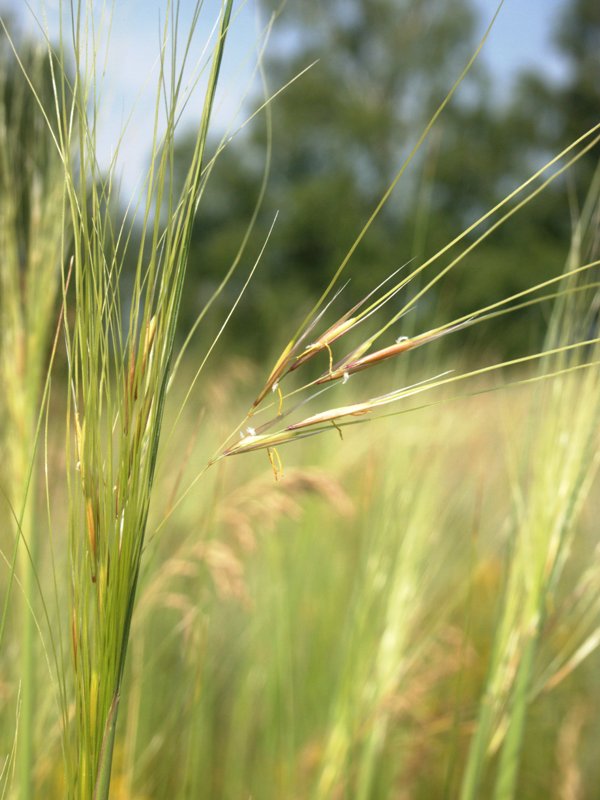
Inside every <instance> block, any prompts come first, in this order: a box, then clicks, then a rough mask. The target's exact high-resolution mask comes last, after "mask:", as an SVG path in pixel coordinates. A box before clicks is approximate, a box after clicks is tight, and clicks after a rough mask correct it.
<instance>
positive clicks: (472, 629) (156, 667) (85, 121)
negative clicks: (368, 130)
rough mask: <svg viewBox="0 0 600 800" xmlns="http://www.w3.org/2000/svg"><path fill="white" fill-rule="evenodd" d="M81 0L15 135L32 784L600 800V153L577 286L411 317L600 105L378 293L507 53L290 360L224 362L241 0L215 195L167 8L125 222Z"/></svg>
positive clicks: (24, 620) (12, 552)
mask: <svg viewBox="0 0 600 800" xmlns="http://www.w3.org/2000/svg"><path fill="white" fill-rule="evenodd" d="M74 9H75V14H74V17H73V27H72V40H70V39H68V36H67V34H66V33H65V34H64V36H65V38H64V39H63V40H62V41H61V42H60V43H59V45H58V46H57V47H56V48H55V49H53V50H52V51H51V53H50V54H48V53H43V54H42V56H41V57H39V56H38V57H32V58H31V59H29V56H28V57H27V59H26V58H25V55H20V51H19V49H18V47H17V46H16V45H14V53H13V55H14V57H15V59H16V63H17V64H18V66H19V69H21V71H22V72H23V73H24V74H25V75H26V76H27V78H28V80H27V81H26V82H25V83H24V84H23V86H22V87H21V89H20V90H15V91H14V92H13V93H12V94H11V93H10V92H9V93H6V92H4V93H3V97H4V105H3V108H2V117H1V120H0V121H1V123H2V124H1V125H0V144H1V153H2V173H1V177H2V185H1V187H0V243H1V245H2V250H1V253H2V256H1V257H2V264H1V265H0V268H1V272H0V278H1V284H0V290H1V294H0V381H1V385H2V396H1V398H0V436H1V441H2V452H3V459H2V461H3V463H2V465H1V466H0V486H1V489H2V499H1V501H0V520H1V521H2V526H1V529H0V555H1V557H2V564H3V569H2V571H1V573H0V574H1V576H2V577H1V579H0V590H1V599H2V616H1V621H0V648H1V649H0V665H1V667H0V670H1V671H0V710H1V713H0V757H1V760H0V786H1V787H2V797H6V798H23V799H24V800H29V798H38V797H40V798H41V797H43V798H65V797H66V798H73V800H75V798H77V799H78V800H105V798H109V797H110V798H114V799H115V800H155V799H156V800H160V799H161V798H167V797H169V798H173V800H175V799H177V800H179V798H181V799H182V800H183V798H189V799H190V800H195V798H199V799H204V798H205V799H206V800H212V799H213V798H214V799H215V800H217V799H218V798H230V799H231V800H233V799H234V798H254V799H255V800H269V798H272V799H273V800H281V799H282V798H284V799H287V798H290V800H292V799H296V798H297V799H298V800H300V798H306V800H309V799H310V800H329V799H331V800H337V799H338V798H339V799H340V800H341V799H342V798H356V800H369V799H371V798H372V799H373V800H376V799H377V800H378V799H379V798H381V799H382V800H383V798H406V800H408V799H409V798H438V797H439V798H460V800H474V799H475V798H488V797H489V798H494V800H509V798H520V799H521V798H523V799H524V800H527V799H528V798H531V799H532V800H533V799H534V798H540V797H544V798H546V797H547V798H557V800H558V799H560V800H583V798H588V797H589V798H592V797H594V796H595V792H596V787H597V785H598V783H599V781H600V774H599V767H598V763H597V759H596V752H595V751H596V746H595V743H596V742H597V740H598V735H600V730H599V725H600V723H599V722H598V718H597V715H595V714H594V709H595V708H596V707H598V703H600V685H599V683H598V680H597V674H598V669H599V667H600V663H599V660H598V659H599V655H598V652H597V646H598V644H599V643H600V599H599V598H600V592H599V589H600V550H599V549H598V542H597V531H598V523H597V520H598V513H599V512H600V507H599V500H598V498H599V496H600V495H599V493H598V466H599V465H600V439H599V432H600V430H599V424H598V423H599V421H600V369H599V367H600V342H599V338H598V286H599V283H598V265H599V263H600V262H599V261H598V246H599V237H598V231H599V228H598V221H599V217H600V173H599V172H598V171H596V173H595V174H590V175H589V182H588V184H589V188H588V191H587V194H586V196H585V198H583V199H582V202H581V204H580V205H578V206H577V207H576V212H573V207H574V206H575V204H573V207H572V208H571V209H570V211H571V212H572V235H571V244H570V247H569V248H567V249H565V253H564V270H563V271H562V272H561V273H558V274H556V275H553V276H551V277H548V278H546V279H545V280H543V281H542V282H539V283H537V284H534V285H532V286H530V287H529V288H528V289H525V290H520V291H518V292H515V293H513V294H512V295H509V296H508V297H502V298H498V297H490V298H489V302H488V303H486V305H484V306H481V307H477V308H474V309H472V310H471V311H470V312H469V313H468V314H465V315H460V316H457V317H454V318H449V319H447V320H445V321H443V322H441V323H440V322H439V321H438V320H434V321H432V322H431V323H430V324H428V323H427V321H425V322H423V321H422V318H419V325H420V326H421V327H419V328H418V329H414V328H413V326H412V325H411V322H410V321H411V319H412V317H410V316H407V315H408V313H409V312H410V311H411V309H413V308H414V307H415V306H416V305H417V304H418V303H419V301H421V300H422V299H423V298H426V299H427V298H428V297H429V296H430V294H431V293H432V292H434V291H435V290H437V289H438V288H439V286H443V285H444V283H443V282H444V280H445V278H446V277H447V276H448V275H449V274H450V273H451V271H452V270H454V269H455V268H457V267H458V266H459V265H460V264H461V262H462V261H463V259H464V258H466V257H467V256H468V255H469V254H470V253H471V252H473V251H476V248H477V247H479V246H480V245H481V243H482V242H484V241H485V240H486V239H487V238H488V237H489V236H491V235H493V234H494V232H495V230H497V229H498V228H500V227H501V226H504V225H505V224H506V225H507V227H508V225H509V224H510V222H511V219H512V217H513V216H514V215H515V214H517V213H518V214H527V213H528V211H529V208H528V205H529V203H530V202H531V201H534V200H535V199H536V198H537V196H538V195H540V194H541V193H542V192H543V191H544V190H545V189H547V187H548V186H550V185H551V184H552V183H553V182H554V181H559V180H561V179H562V177H564V174H565V173H566V172H567V171H568V170H569V169H571V168H572V167H574V166H575V165H577V164H578V162H579V161H580V160H581V159H583V158H584V157H587V156H588V155H589V154H590V152H594V148H595V147H596V146H597V143H598V140H599V138H600V134H599V130H598V129H599V127H600V126H599V125H596V126H595V127H594V128H592V129H590V130H588V131H581V134H580V136H579V137H578V138H577V139H576V140H575V141H573V142H570V143H569V142H565V144H564V149H563V150H562V151H561V152H559V153H556V154H554V155H552V156H551V157H550V158H549V159H548V161H547V162H546V163H544V164H543V165H542V166H541V167H540V168H539V169H538V170H536V171H535V172H534V173H532V174H531V175H530V176H529V177H527V178H526V179H524V181H523V182H522V183H521V184H520V185H519V186H517V187H516V188H515V189H514V190H511V191H510V192H509V193H508V194H507V195H506V197H505V198H504V199H503V200H502V201H501V202H500V203H499V204H498V205H496V206H494V207H493V208H491V209H489V211H486V212H485V213H484V214H483V215H482V216H481V217H480V218H479V219H476V220H474V221H473V223H472V224H470V225H469V227H468V228H467V229H466V230H465V231H462V232H461V231H456V235H455V238H454V239H452V240H451V241H450V242H449V243H448V245H447V246H446V247H444V248H442V249H441V250H439V251H437V252H435V253H434V254H433V255H431V256H429V257H427V258H423V259H422V260H420V261H411V262H409V263H408V264H407V265H406V267H405V269H404V270H396V271H395V272H393V271H392V272H390V275H389V277H388V278H387V279H386V280H385V281H384V282H383V283H379V284H377V283H376V284H375V285H373V286H372V287H371V288H370V290H369V293H368V294H367V295H366V296H365V297H364V298H363V300H362V301H360V302H359V303H358V304H349V303H348V302H346V300H345V295H344V290H343V278H342V273H344V271H345V270H346V267H348V266H349V265H350V266H349V269H351V256H352V254H353V252H354V251H355V250H356V249H357V248H358V247H359V246H360V244H361V242H362V240H363V239H364V238H365V237H367V236H368V234H369V229H370V227H371V224H372V222H373V220H374V219H375V218H376V217H377V215H378V213H379V212H380V211H381V209H382V208H383V206H384V204H385V202H386V201H387V199H388V198H389V196H390V195H391V193H392V192H393V190H394V189H395V187H396V186H397V184H398V183H399V182H400V179H401V178H402V176H403V174H404V171H405V169H406V168H407V166H409V165H410V162H411V160H412V159H413V157H414V156H415V154H416V153H417V152H418V151H419V148H420V147H421V146H422V144H423V142H424V141H425V140H426V138H427V136H428V135H429V132H430V131H431V130H432V129H433V128H434V126H435V124H436V122H437V121H438V118H439V117H440V116H441V115H442V114H443V112H444V109H445V107H446V105H447V104H448V103H450V101H451V100H452V95H453V93H454V91H455V89H456V88H457V87H458V86H459V85H460V83H461V82H462V81H463V80H464V78H465V76H466V75H467V74H468V71H469V69H470V68H471V66H472V63H473V62H474V60H475V57H476V56H477V53H474V54H473V58H472V59H471V60H470V61H468V62H467V64H466V66H465V69H464V72H463V73H462V74H459V75H458V76H457V79H456V83H455V84H454V86H452V87H451V88H449V91H448V94H447V95H446V97H445V99H444V100H443V102H442V103H441V105H440V106H439V107H438V108H437V109H436V111H435V113H434V114H433V116H432V118H431V119H430V120H429V122H428V123H427V125H426V126H425V128H424V130H423V132H422V135H421V137H420V138H419V139H417V141H416V143H415V146H414V150H413V151H411V152H410V153H409V154H408V156H407V160H406V162H405V163H403V164H402V165H401V166H400V168H399V170H398V171H397V172H396V174H395V175H393V174H392V175H391V177H390V184H389V190H388V191H387V192H386V193H385V194H384V195H383V196H382V198H381V200H380V202H379V203H378V205H377V206H376V207H375V209H374V211H373V216H372V218H371V219H369V220H367V221H366V223H365V226H364V228H363V229H362V230H357V231H356V236H357V238H356V241H355V243H354V245H353V246H352V247H351V248H350V251H349V253H348V255H347V257H346V258H344V259H343V260H342V262H341V264H340V265H339V266H338V267H337V268H336V265H332V271H331V276H333V277H331V276H328V277H326V278H325V279H324V282H323V294H322V295H321V296H320V298H318V299H317V300H316V301H315V304H314V306H313V308H312V309H310V310H309V311H308V313H306V315H305V316H304V319H302V315H300V317H299V319H298V321H297V325H294V326H292V329H291V330H289V331H284V332H282V335H281V341H280V342H278V343H275V342H274V343H273V347H272V352H268V353H265V354H264V355H265V357H264V359H263V360H262V362H261V363H257V362H256V361H255V360H250V359H247V358H245V357H241V356H240V355H238V354H236V353H235V352H228V351H224V348H223V347H222V341H221V339H222V333H223V331H224V330H225V328H226V325H227V322H228V318H226V319H224V320H222V321H221V323H220V324H219V325H218V326H217V327H216V329H215V330H213V331H212V333H211V334H210V336H209V337H208V338H204V339H203V338H202V331H203V330H204V328H203V325H204V323H205V316H206V315H207V314H208V312H209V310H210V306H211V303H212V302H213V298H211V299H210V300H209V301H208V303H207V305H206V308H205V309H203V310H202V311H201V312H200V316H199V318H198V330H199V331H200V337H196V338H194V337H193V332H192V334H191V338H186V337H187V334H188V332H187V331H181V330H180V328H179V311H180V307H181V302H182V296H183V294H184V293H185V287H186V283H185V281H186V269H187V258H188V254H189V248H190V240H191V231H192V226H193V223H194V218H195V216H196V214H197V213H198V214H201V213H202V198H203V195H204V193H205V192H210V176H211V172H212V168H213V165H214V157H213V156H211V155H208V149H207V141H208V130H209V122H210V117H211V113H212V110H213V103H214V98H215V92H216V86H217V82H218V79H219V72H220V68H221V59H222V55H223V48H224V46H225V42H226V38H227V33H228V28H229V25H230V22H231V19H232V14H234V13H235V4H234V3H232V2H229V0H226V1H225V2H223V4H222V9H221V15H220V17H219V21H218V27H217V29H216V33H215V36H214V38H213V42H212V50H211V51H210V52H209V53H208V55H207V57H206V62H205V65H204V67H203V75H204V76H205V78H206V81H207V88H206V94H205V101H204V110H203V115H202V118H201V121H200V124H199V128H198V132H197V138H196V140H195V145H194V149H193V152H192V154H191V160H190V163H189V165H188V171H187V173H186V176H185V179H184V181H183V185H182V187H181V188H180V189H178V185H177V182H176V180H175V176H174V169H173V154H174V148H175V139H176V132H177V125H178V120H179V113H180V109H181V106H182V104H185V102H186V98H187V94H186V92H187V88H186V85H185V82H184V81H183V75H184V66H185V62H186V59H187V58H188V57H190V56H189V53H190V51H191V49H192V42H193V41H194V39H193V35H194V29H193V26H192V29H191V30H190V31H189V38H188V39H187V40H186V44H185V45H184V46H183V48H182V47H181V44H179V47H180V49H179V50H177V46H176V44H175V43H174V39H173V38H172V31H173V29H176V28H177V24H178V16H177V10H178V4H177V3H175V4H174V5H173V6H172V8H171V14H170V15H169V14H167V16H166V18H165V21H164V23H163V28H162V36H163V38H162V50H161V55H160V57H159V61H158V63H159V80H158V84H157V96H156V115H155V118H154V144H153V150H152V153H151V159H150V166H149V171H148V176H147V182H146V185H145V189H144V191H145V194H143V195H142V196H141V199H140V200H139V201H138V204H137V206H136V205H135V204H134V205H133V207H130V208H129V209H128V213H126V214H125V215H122V216H119V214H115V209H114V206H113V203H112V201H113V199H114V196H115V194H116V191H117V190H116V189H115V185H114V182H113V180H114V172H113V170H116V163H117V162H116V161H115V163H114V164H113V165H112V166H111V168H110V170H109V171H108V172H105V171H104V170H102V169H100V166H99V163H98V159H97V142H96V138H95V137H96V128H95V123H94V120H95V113H96V111H97V106H96V104H97V103H98V102H99V99H98V98H99V95H98V94H97V93H96V72H95V69H96V68H97V58H98V53H97V50H96V49H95V48H94V47H93V46H91V45H90V43H91V44H94V43H96V39H94V36H96V35H97V34H96V32H95V30H94V27H93V25H92V22H93V15H91V16H90V15H89V12H88V14H87V15H86V9H85V6H84V5H78V4H75V6H74ZM201 9H202V3H199V4H198V5H197V7H196V11H197V15H198V16H199V14H200V11H201ZM196 22H197V18H196V16H194V24H196ZM3 25H4V23H3ZM4 32H5V35H6V36H7V37H8V36H9V35H10V34H9V31H7V30H6V28H4ZM486 36H487V34H485V35H484V37H483V39H482V41H481V42H480V46H483V44H484V42H485V37H486ZM10 41H12V40H10ZM73 65H74V66H73ZM49 67H50V70H49V72H50V74H49V76H48V68H49ZM44 81H48V83H47V84H45V83H44ZM44 85H45V86H46V89H48V88H49V92H50V93H49V95H44V93H43V89H42V87H43V86H44ZM3 88H5V87H4V86H3ZM11 91H12V90H11ZM48 97H49V98H50V99H48ZM7 98H8V99H7ZM32 98H33V101H32ZM275 100H276V97H272V96H268V97H267V99H266V100H265V102H264V104H263V107H262V108H261V113H265V114H266V115H267V116H268V113H269V107H270V105H271V102H272V101H275ZM163 117H164V119H163ZM159 119H161V120H163V122H161V123H160V124H159ZM163 123H164V124H163ZM161 125H162V127H161ZM48 131H50V132H51V135H50V136H48V135H47V134H48ZM226 144H227V137H225V138H224V140H223V146H226ZM24 154H25V155H24ZM218 155H219V148H217V156H216V157H217V158H218ZM266 177H267V171H265V183H264V185H263V188H264V187H266V186H267V180H266ZM267 191H268V190H267ZM262 199H263V190H261V192H260V193H259V195H258V199H257V208H258V207H259V206H260V203H261V202H262ZM565 213H567V212H565ZM253 223H254V218H251V219H249V220H248V225H249V230H251V228H252V225H253ZM273 224H275V222H274V223H273ZM140 229H141V231H142V234H141V235H140V236H138V237H137V238H136V236H135V235H134V232H135V231H139V230H140ZM266 238H267V241H265V242H264V247H265V248H266V247H268V246H269V241H268V236H267V237H266ZM246 241H247V240H246V238H242V242H241V245H240V250H239V254H238V257H237V258H236V260H235V261H234V262H233V264H232V267H231V269H230V271H229V272H228V273H226V274H225V275H224V276H223V284H222V285H219V286H218V287H217V288H216V289H215V292H214V295H213V297H214V298H217V297H218V296H219V295H220V293H221V291H222V289H223V286H224V285H225V283H226V281H227V280H228V279H229V278H230V277H231V275H233V273H234V271H235V270H236V269H238V268H239V270H240V271H241V272H242V274H243V278H242V279H241V281H240V288H239V290H238V292H237V296H236V299H235V302H234V304H233V307H232V309H231V314H234V313H235V310H236V308H237V306H238V304H241V303H243V302H244V292H245V290H246V287H247V286H248V285H249V284H250V283H251V281H252V278H253V275H254V272H255V269H256V268H257V266H258V265H259V262H260V254H259V255H258V257H257V259H256V261H253V260H250V262H249V263H247V260H248V259H247V257H246V255H245V251H244V245H245V244H246ZM132 263H133V267H131V264H132ZM240 265H241V266H240ZM329 277H331V280H330V281H329ZM344 277H345V276H344ZM523 309H535V310H540V309H541V311H542V313H543V315H544V319H545V321H546V326H545V335H544V339H543V342H542V343H541V345H540V346H539V347H537V346H535V347H532V348H530V349H529V350H527V349H524V350H523V352H522V353H521V354H520V355H518V356H515V357H511V358H507V357H506V356H505V355H502V353H500V352H498V351H497V349H496V348H495V347H494V343H493V341H490V342H489V343H488V346H487V348H485V349H483V350H482V349H481V348H480V349H479V350H475V349H472V348H470V347H469V346H468V338H466V336H467V335H468V333H469V331H470V330H471V329H473V328H474V327H475V326H477V331H478V332H480V331H483V334H482V335H483V336H485V330H486V325H489V324H490V323H491V322H497V321H498V320H499V319H500V320H502V321H503V322H504V324H505V325H507V326H509V325H510V324H511V320H512V319H513V315H514V313H515V312H519V311H522V310H523ZM405 317H406V320H405ZM294 322H295V321H294ZM398 323H400V325H405V328H404V331H401V330H399V325H398ZM400 333H402V334H403V335H399V334H400ZM532 341H535V340H534V338H533V337H532ZM207 342H208V343H207ZM278 345H281V350H279V347H278Z"/></svg>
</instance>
